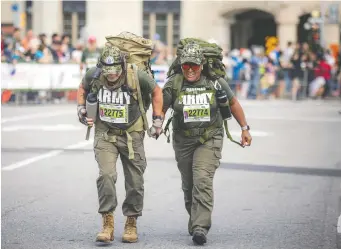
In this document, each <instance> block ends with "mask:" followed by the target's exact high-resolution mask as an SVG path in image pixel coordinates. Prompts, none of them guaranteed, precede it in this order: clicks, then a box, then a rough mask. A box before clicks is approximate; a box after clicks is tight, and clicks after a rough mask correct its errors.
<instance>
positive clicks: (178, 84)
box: [172, 74, 183, 106]
mask: <svg viewBox="0 0 341 249" xmlns="http://www.w3.org/2000/svg"><path fill="white" fill-rule="evenodd" d="M182 83H183V76H182V74H176V75H175V77H174V81H173V85H172V90H173V91H172V106H173V105H174V101H175V99H176V98H177V97H178V96H179V95H180V92H181V88H182Z"/></svg>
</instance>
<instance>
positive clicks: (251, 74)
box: [1, 28, 341, 99]
mask: <svg viewBox="0 0 341 249" xmlns="http://www.w3.org/2000/svg"><path fill="white" fill-rule="evenodd" d="M21 37H22V35H21V30H20V29H18V28H15V29H14V32H13V35H12V36H10V37H5V36H2V37H1V60H2V62H7V63H12V64H13V65H15V64H16V63H18V62H26V63H30V62H36V63H77V64H79V65H80V70H82V69H83V68H84V66H85V67H90V66H93V65H95V64H96V61H97V58H98V56H99V53H100V49H99V48H98V46H97V43H96V38H95V37H94V36H90V37H88V39H87V40H86V42H85V43H84V42H78V43H77V45H76V46H75V47H73V46H72V45H71V42H70V36H69V35H60V34H53V35H52V36H51V37H50V40H51V42H50V43H49V44H48V43H47V37H46V35H45V34H39V35H35V34H34V33H33V32H32V30H28V31H27V32H26V34H25V36H24V37H23V38H21ZM153 40H154V43H155V46H154V50H153V53H152V56H151V63H152V64H154V65H168V66H169V65H170V64H171V63H172V61H173V59H174V57H175V52H176V51H175V50H173V51H170V50H169V47H168V46H166V45H165V44H164V43H163V42H162V41H160V37H159V36H158V34H156V35H155V37H153ZM223 63H224V64H225V67H226V72H227V78H228V80H229V83H230V86H231V88H232V90H233V91H234V92H235V93H236V94H238V95H239V96H241V97H245V98H249V99H264V98H282V97H284V95H288V96H291V97H292V98H293V99H299V98H300V97H303V96H310V97H314V98H316V97H322V98H324V97H327V96H330V95H334V96H336V95H340V93H341V91H340V89H341V86H340V84H341V83H340V81H341V80H340V55H338V56H337V55H333V54H332V53H331V51H330V50H328V49H324V50H320V51H316V50H314V48H311V47H310V46H309V45H308V43H303V44H300V43H296V44H293V43H292V42H289V43H288V44H287V47H286V48H285V49H284V50H280V48H279V46H277V47H276V48H275V49H274V50H272V51H271V52H270V53H265V51H264V49H263V48H262V47H257V46H252V47H251V48H246V49H243V48H242V49H233V50H231V51H225V52H224V58H223ZM12 73H13V74H15V67H13V72H12Z"/></svg>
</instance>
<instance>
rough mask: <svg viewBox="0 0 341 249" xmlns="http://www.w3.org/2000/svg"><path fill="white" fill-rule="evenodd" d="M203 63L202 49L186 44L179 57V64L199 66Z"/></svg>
mask: <svg viewBox="0 0 341 249" xmlns="http://www.w3.org/2000/svg"><path fill="white" fill-rule="evenodd" d="M203 61H204V55H203V53H202V49H201V47H200V46H199V44H197V43H194V42H193V43H188V44H186V45H185V47H184V49H183V51H182V54H181V57H180V63H181V64H184V63H194V64H197V65H200V64H201V63H203Z"/></svg>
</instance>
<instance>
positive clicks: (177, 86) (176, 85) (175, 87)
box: [164, 74, 183, 143]
mask: <svg viewBox="0 0 341 249" xmlns="http://www.w3.org/2000/svg"><path fill="white" fill-rule="evenodd" d="M182 82H183V76H182V74H175V76H174V81H173V84H172V108H174V102H175V100H176V98H177V97H178V96H179V95H180V92H181V88H182ZM173 113H174V109H173V111H172V114H171V116H170V117H169V119H168V120H167V123H166V126H165V128H164V134H165V136H166V137H167V143H170V132H169V125H170V123H171V122H172V120H173ZM167 132H168V135H167Z"/></svg>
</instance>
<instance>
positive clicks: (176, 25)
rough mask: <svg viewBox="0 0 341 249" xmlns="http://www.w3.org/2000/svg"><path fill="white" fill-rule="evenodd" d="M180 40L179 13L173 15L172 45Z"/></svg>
mask: <svg viewBox="0 0 341 249" xmlns="http://www.w3.org/2000/svg"><path fill="white" fill-rule="evenodd" d="M179 41H180V14H174V15H173V47H176V46H177V45H178V43H179Z"/></svg>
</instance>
